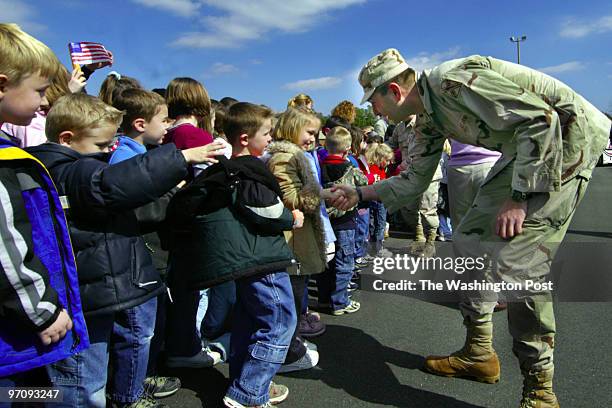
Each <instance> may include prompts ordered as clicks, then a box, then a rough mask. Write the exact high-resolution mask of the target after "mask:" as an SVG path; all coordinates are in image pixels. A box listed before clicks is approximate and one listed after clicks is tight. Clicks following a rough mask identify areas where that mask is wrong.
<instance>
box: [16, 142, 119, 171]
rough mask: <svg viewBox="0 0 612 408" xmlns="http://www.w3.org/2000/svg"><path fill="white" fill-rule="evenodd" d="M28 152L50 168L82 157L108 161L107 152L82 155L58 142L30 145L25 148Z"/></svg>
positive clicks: (108, 155)
mask: <svg viewBox="0 0 612 408" xmlns="http://www.w3.org/2000/svg"><path fill="white" fill-rule="evenodd" d="M25 150H26V151H27V152H28V153H30V154H31V155H33V156H35V157H36V158H37V159H38V160H40V161H42V162H43V163H44V164H45V167H47V168H48V169H51V168H53V167H55V166H58V165H60V164H65V163H71V162H74V161H76V160H79V159H82V158H83V157H93V158H96V159H98V160H102V161H104V162H107V161H108V158H109V157H110V154H109V153H95V154H87V155H83V154H81V153H79V152H77V151H75V150H72V149H70V148H69V147H66V146H62V145H60V144H58V143H51V142H47V143H43V144H41V145H38V146H32V147H28V148H26V149H25Z"/></svg>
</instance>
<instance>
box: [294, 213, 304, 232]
mask: <svg viewBox="0 0 612 408" xmlns="http://www.w3.org/2000/svg"><path fill="white" fill-rule="evenodd" d="M291 213H292V214H293V229H298V228H302V227H303V226H304V213H303V212H301V211H300V210H293V211H291Z"/></svg>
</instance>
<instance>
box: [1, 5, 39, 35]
mask: <svg viewBox="0 0 612 408" xmlns="http://www.w3.org/2000/svg"><path fill="white" fill-rule="evenodd" d="M0 10H2V22H5V23H16V24H19V26H20V27H21V28H23V29H24V30H25V31H31V32H41V31H44V30H46V29H47V26H45V25H44V24H40V23H37V22H35V21H33V20H32V17H33V16H36V15H37V14H38V13H37V12H36V9H35V8H32V7H31V6H29V5H28V4H26V3H23V2H21V1H19V0H0Z"/></svg>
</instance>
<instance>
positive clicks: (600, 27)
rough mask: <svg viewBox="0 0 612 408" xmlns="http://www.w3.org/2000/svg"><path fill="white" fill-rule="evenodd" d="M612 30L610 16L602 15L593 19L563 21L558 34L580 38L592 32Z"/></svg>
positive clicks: (611, 18) (611, 17)
mask: <svg viewBox="0 0 612 408" xmlns="http://www.w3.org/2000/svg"><path fill="white" fill-rule="evenodd" d="M608 31H612V16H603V17H600V18H598V19H597V20H595V21H586V22H585V21H583V22H578V21H576V20H575V19H570V20H568V21H566V22H565V24H564V26H563V28H561V31H560V32H559V34H560V35H561V37H566V38H582V37H585V36H587V35H589V34H593V33H606V32H608Z"/></svg>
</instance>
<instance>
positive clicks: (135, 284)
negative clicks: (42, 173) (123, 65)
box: [30, 94, 218, 407]
mask: <svg viewBox="0 0 612 408" xmlns="http://www.w3.org/2000/svg"><path fill="white" fill-rule="evenodd" d="M122 116H123V113H122V112H120V111H119V110H117V109H115V108H113V107H112V106H109V105H107V104H105V103H104V102H102V101H101V100H100V99H98V98H95V97H93V96H89V95H86V94H72V95H66V96H63V97H61V98H60V99H59V100H58V101H57V102H56V103H55V105H54V106H53V108H51V110H50V111H49V114H48V116H47V123H46V128H45V131H46V134H47V137H48V139H49V141H50V143H45V144H42V145H40V146H35V147H32V148H30V152H31V153H32V154H33V155H34V156H35V157H37V158H38V159H39V160H40V161H41V162H43V163H44V164H45V165H46V166H47V168H48V169H49V172H50V174H51V177H52V178H53V180H54V182H55V184H56V185H57V187H58V192H59V193H60V194H61V195H62V196H64V197H65V203H66V207H67V212H68V219H69V228H70V235H71V238H72V243H73V245H74V252H75V255H76V260H77V266H78V278H79V287H80V291H81V294H82V295H83V296H82V300H83V310H84V312H85V318H86V323H87V330H88V332H89V336H90V343H91V346H90V348H89V349H87V350H85V351H82V352H81V353H78V354H76V355H73V356H70V357H68V358H66V359H64V360H62V361H60V362H57V363H54V364H51V365H49V366H47V371H48V373H49V377H50V379H51V382H52V383H53V385H54V386H55V387H59V388H60V389H62V390H63V398H64V400H63V403H62V404H63V406H70V407H71V406H78V405H79V404H83V403H84V404H86V405H87V406H93V407H104V406H106V397H107V393H106V383H107V379H108V377H107V373H108V363H109V353H110V352H111V351H112V355H113V366H114V370H113V376H112V377H111V378H110V379H108V380H109V390H108V391H109V393H108V395H109V397H110V399H111V400H112V401H113V402H114V403H116V404H118V405H120V406H127V407H142V406H147V407H161V406H163V405H161V404H159V403H157V402H156V401H155V400H152V399H151V398H150V397H149V396H148V395H147V394H145V393H144V385H143V382H144V376H145V373H146V361H147V359H144V365H140V368H138V369H137V368H135V367H138V365H135V364H134V361H135V360H137V359H138V358H139V357H138V353H139V349H138V347H134V345H135V344H140V343H141V342H144V341H145V340H146V339H145V336H148V333H151V332H152V329H151V326H152V325H154V323H155V310H152V311H150V313H149V314H147V315H138V314H137V313H135V309H134V308H135V307H137V306H139V305H142V304H144V303H145V302H147V301H148V300H149V299H152V298H154V297H156V296H157V295H159V294H160V293H162V292H163V291H164V290H165V287H164V284H163V283H162V281H161V279H160V276H159V272H158V271H157V269H156V268H155V267H154V266H153V263H152V260H151V256H150V253H149V250H148V249H147V247H146V245H145V242H144V240H143V238H142V236H141V234H140V229H139V226H138V222H137V219H136V215H135V213H134V209H136V208H138V207H141V206H142V205H144V204H147V203H149V202H152V201H153V200H155V199H156V198H158V197H160V196H161V195H163V194H164V193H166V192H167V191H168V190H170V189H171V188H172V187H174V186H176V185H177V184H178V183H179V182H180V181H181V180H183V179H184V178H185V177H186V176H187V166H188V164H189V163H202V162H207V161H214V159H212V157H213V156H214V155H216V154H218V151H217V150H216V149H215V148H216V147H217V146H215V145H209V146H204V147H201V148H196V149H189V150H184V151H180V150H178V149H177V148H176V147H175V146H172V145H169V146H164V147H162V148H158V149H154V150H153V151H150V152H147V153H146V154H141V155H137V156H135V157H133V158H131V159H128V160H125V161H123V162H121V163H117V164H115V165H113V166H110V165H109V164H108V163H107V161H108V152H109V146H110V144H111V142H112V140H113V138H114V136H115V133H116V131H117V128H118V126H119V124H120V123H121V120H122ZM126 175H129V177H126ZM122 363H123V364H122Z"/></svg>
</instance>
